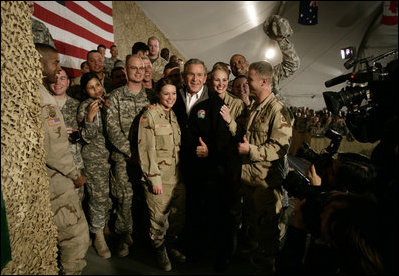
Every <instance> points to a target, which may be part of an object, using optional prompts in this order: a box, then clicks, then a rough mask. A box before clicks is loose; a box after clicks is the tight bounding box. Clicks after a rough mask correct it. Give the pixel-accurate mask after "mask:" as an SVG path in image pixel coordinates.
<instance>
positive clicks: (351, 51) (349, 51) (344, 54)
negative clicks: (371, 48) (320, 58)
mask: <svg viewBox="0 0 399 276" xmlns="http://www.w3.org/2000/svg"><path fill="white" fill-rule="evenodd" d="M354 55H355V48H354V47H346V48H342V49H341V58H342V59H350V58H352V57H353V56H354Z"/></svg>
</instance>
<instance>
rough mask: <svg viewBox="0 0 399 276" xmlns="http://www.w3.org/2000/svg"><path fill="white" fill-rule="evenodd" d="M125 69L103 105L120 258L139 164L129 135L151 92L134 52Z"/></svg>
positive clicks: (130, 222)
mask: <svg viewBox="0 0 399 276" xmlns="http://www.w3.org/2000/svg"><path fill="white" fill-rule="evenodd" d="M125 68H126V75H127V79H128V82H127V84H126V85H125V86H122V87H120V88H117V89H115V90H114V91H113V92H112V93H111V95H110V98H109V100H110V105H109V107H107V108H106V115H105V116H106V119H105V125H106V131H107V134H108V138H109V141H110V143H111V144H112V147H113V152H112V153H111V159H112V160H113V162H114V166H113V167H112V170H111V192H112V195H113V196H114V197H115V199H116V201H117V204H116V221H115V232H116V233H117V234H118V235H119V236H120V243H119V248H118V255H119V256H120V257H125V256H127V255H128V254H129V246H130V245H132V243H133V240H132V237H131V234H132V232H133V218H132V199H133V188H132V187H133V185H132V183H131V181H130V179H129V175H128V172H129V174H131V172H132V173H133V174H134V172H135V168H136V166H138V164H135V162H136V163H137V161H134V160H137V153H133V152H132V151H131V144H130V141H129V135H130V131H131V127H132V124H133V122H134V120H135V118H136V117H137V119H136V120H137V122H138V119H139V118H140V115H141V114H140V113H141V112H142V111H143V109H144V108H145V107H146V106H148V105H149V104H150V100H149V98H150V97H151V95H150V93H151V92H150V91H148V90H147V89H146V88H144V87H143V85H142V80H143V78H144V69H145V67H144V62H143V61H142V59H141V58H140V57H139V56H137V55H132V56H130V57H129V59H128V60H127V61H126V67H125ZM136 137H137V136H136ZM133 177H134V176H133ZM136 177H137V175H136Z"/></svg>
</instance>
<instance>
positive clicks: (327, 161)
mask: <svg viewBox="0 0 399 276" xmlns="http://www.w3.org/2000/svg"><path fill="white" fill-rule="evenodd" d="M324 136H325V137H326V138H329V139H330V140H331V142H330V145H329V146H328V147H327V148H325V149H324V150H323V152H322V153H316V152H315V151H314V150H313V149H312V148H310V146H309V144H307V143H304V144H303V147H302V148H300V149H298V152H297V154H296V156H298V157H300V158H303V159H306V160H308V161H309V162H310V163H312V164H314V165H315V168H316V173H317V174H318V175H320V176H323V175H324V173H325V169H326V168H327V167H329V166H331V164H332V161H333V159H334V158H333V156H334V154H336V153H337V152H338V148H339V146H340V145H341V141H342V135H341V134H339V133H338V132H337V131H335V130H333V129H332V128H329V129H328V130H327V131H326V133H325V135H324Z"/></svg>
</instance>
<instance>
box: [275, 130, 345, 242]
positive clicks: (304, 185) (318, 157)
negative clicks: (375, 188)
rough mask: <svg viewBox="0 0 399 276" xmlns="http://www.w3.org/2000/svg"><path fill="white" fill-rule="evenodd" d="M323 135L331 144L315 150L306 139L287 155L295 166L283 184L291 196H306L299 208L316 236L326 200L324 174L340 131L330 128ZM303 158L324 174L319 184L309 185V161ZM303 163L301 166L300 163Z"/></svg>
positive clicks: (337, 145)
mask: <svg viewBox="0 0 399 276" xmlns="http://www.w3.org/2000/svg"><path fill="white" fill-rule="evenodd" d="M325 137H327V138H329V139H331V142H330V145H329V146H328V147H327V148H325V149H324V150H323V151H322V152H321V153H316V152H315V151H314V150H313V149H312V148H311V147H310V146H309V145H308V144H307V143H304V144H303V148H300V149H299V150H298V151H297V154H296V156H295V157H293V156H288V161H289V163H290V167H292V168H294V170H293V171H290V172H289V173H288V175H287V177H286V178H285V179H284V181H283V187H284V188H285V189H286V190H287V192H288V195H289V196H290V197H295V198H298V199H304V198H306V202H305V203H304V204H303V205H302V208H301V211H302V214H303V219H304V222H305V224H306V226H307V228H308V230H309V231H310V233H312V234H313V235H314V236H315V237H319V236H320V232H321V230H320V214H321V212H322V211H323V209H324V206H326V204H327V203H328V202H329V199H330V194H329V193H328V191H329V190H332V189H333V187H329V182H328V181H327V179H325V177H326V174H327V173H326V171H327V169H328V168H331V167H332V166H333V161H334V155H335V154H336V153H337V151H338V148H339V146H340V144H341V141H342V135H341V134H339V133H338V132H337V131H335V130H333V129H331V128H330V129H328V130H327V131H326V134H325ZM300 158H303V159H305V160H307V161H309V162H310V163H312V164H314V165H315V168H316V173H317V174H318V175H319V176H321V177H322V178H324V179H323V180H322V184H321V186H312V185H311V184H310V181H309V179H308V178H307V177H306V175H305V171H304V168H305V166H306V167H308V166H309V164H307V163H304V162H303V161H302V159H300ZM299 164H302V168H300V167H299Z"/></svg>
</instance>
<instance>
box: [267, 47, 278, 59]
mask: <svg viewBox="0 0 399 276" xmlns="http://www.w3.org/2000/svg"><path fill="white" fill-rule="evenodd" d="M275 55H276V50H274V49H273V48H269V49H267V50H266V53H265V57H266V58H267V59H269V60H270V59H272V58H274V57H275Z"/></svg>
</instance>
